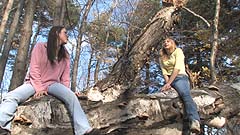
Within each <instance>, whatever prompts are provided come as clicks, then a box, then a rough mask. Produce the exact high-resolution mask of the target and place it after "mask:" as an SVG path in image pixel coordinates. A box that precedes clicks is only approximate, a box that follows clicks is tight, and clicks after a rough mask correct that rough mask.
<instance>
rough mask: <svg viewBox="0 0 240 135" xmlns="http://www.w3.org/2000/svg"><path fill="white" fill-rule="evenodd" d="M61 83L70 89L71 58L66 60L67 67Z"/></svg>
mask: <svg viewBox="0 0 240 135" xmlns="http://www.w3.org/2000/svg"><path fill="white" fill-rule="evenodd" d="M60 81H61V83H62V84H63V85H65V86H66V87H68V88H70V58H69V56H68V57H67V58H66V66H65V69H64V71H63V73H62V75H61V78H60Z"/></svg>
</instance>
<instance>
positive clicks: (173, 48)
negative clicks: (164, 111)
mask: <svg viewBox="0 0 240 135" xmlns="http://www.w3.org/2000/svg"><path fill="white" fill-rule="evenodd" d="M159 61H160V67H161V70H162V74H163V77H164V79H165V85H164V86H163V87H162V89H161V91H167V90H169V89H171V88H174V89H175V90H176V91H177V92H178V94H179V97H180V99H181V100H182V101H183V104H184V107H185V115H186V116H185V117H186V118H187V119H188V121H189V129H190V131H191V132H195V133H199V132H200V118H199V114H198V112H197V107H196V104H195V103H194V101H193V99H192V97H191V94H190V83H189V79H188V75H187V73H186V71H185V64H184V54H183V51H182V49H180V48H177V45H176V42H175V41H174V40H173V39H172V38H166V39H165V40H164V42H163V47H162V49H161V50H160V59H159Z"/></svg>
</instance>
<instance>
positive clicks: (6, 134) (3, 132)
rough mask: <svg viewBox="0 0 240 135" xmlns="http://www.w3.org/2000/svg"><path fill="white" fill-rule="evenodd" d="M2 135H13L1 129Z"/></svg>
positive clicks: (0, 134) (0, 133)
mask: <svg viewBox="0 0 240 135" xmlns="http://www.w3.org/2000/svg"><path fill="white" fill-rule="evenodd" d="M0 135H11V133H10V131H8V130H7V129H3V128H1V127H0Z"/></svg>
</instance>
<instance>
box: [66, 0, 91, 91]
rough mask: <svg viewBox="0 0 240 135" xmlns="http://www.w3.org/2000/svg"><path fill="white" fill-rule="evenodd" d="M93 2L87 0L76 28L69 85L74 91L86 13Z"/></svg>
mask: <svg viewBox="0 0 240 135" xmlns="http://www.w3.org/2000/svg"><path fill="white" fill-rule="evenodd" d="M94 2H95V0H88V2H87V4H86V8H85V11H84V13H83V15H82V18H81V24H80V27H79V29H78V41H77V47H76V55H75V59H74V65H73V74H72V82H71V87H72V90H73V91H76V86H77V73H78V64H79V59H80V51H81V45H82V43H83V41H82V38H83V35H84V32H85V28H86V25H87V22H86V21H87V17H88V13H89V11H90V9H91V7H92V5H93V3H94Z"/></svg>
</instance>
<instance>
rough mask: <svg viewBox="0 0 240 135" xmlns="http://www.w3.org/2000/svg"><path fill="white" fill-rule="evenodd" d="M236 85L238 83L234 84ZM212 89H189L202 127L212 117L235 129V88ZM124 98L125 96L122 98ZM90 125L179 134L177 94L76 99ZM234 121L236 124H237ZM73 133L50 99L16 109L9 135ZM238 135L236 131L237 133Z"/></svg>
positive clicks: (64, 114) (63, 113) (112, 129)
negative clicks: (107, 99) (103, 100)
mask: <svg viewBox="0 0 240 135" xmlns="http://www.w3.org/2000/svg"><path fill="white" fill-rule="evenodd" d="M238 85H240V84H238ZM219 88H220V89H219V91H215V90H208V89H206V88H205V89H203V90H200V89H198V90H193V91H192V92H191V93H192V96H193V99H194V101H195V102H196V104H197V106H198V110H199V113H200V117H201V120H202V123H203V124H210V125H209V126H214V125H211V123H209V121H210V120H211V119H213V118H215V117H216V116H221V117H225V118H228V121H229V122H228V128H230V129H229V130H228V131H229V132H231V133H232V134H233V133H234V132H235V131H240V129H239V125H240V123H239V113H240V105H239V102H238V100H239V93H238V92H239V91H240V86H239V87H238V88H239V89H238V90H237V89H236V88H232V87H230V85H221V86H219ZM124 95H127V96H124ZM80 102H81V104H82V106H83V108H84V110H85V112H86V113H87V116H88V118H89V121H90V123H91V125H92V126H93V127H95V128H100V129H101V130H102V132H104V133H106V134H107V133H108V134H127V135H135V134H140V135H148V134H156V135H157V134H158V135H167V134H174V135H175V134H176V135H177V134H179V135H180V134H181V132H182V114H183V113H182V112H183V106H182V104H181V101H180V100H179V98H178V96H177V93H176V92H175V91H174V90H173V91H169V92H168V93H156V94H150V95H139V94H134V95H132V94H129V93H123V94H122V95H121V96H120V97H119V98H118V99H117V100H115V101H113V102H107V103H104V102H102V101H98V102H93V101H89V100H80ZM237 122H238V123H237ZM60 133H61V134H62V133H66V134H67V135H71V134H73V132H72V125H71V119H70V117H69V115H68V113H67V110H66V108H65V106H64V105H63V104H62V103H61V102H60V101H58V100H57V99H55V98H53V97H50V96H48V97H44V98H42V99H41V100H31V102H26V103H24V104H23V105H21V106H20V107H19V108H18V112H17V113H16V117H15V120H14V126H13V133H12V134H13V135H19V134H21V135H30V134H34V135H43V134H48V135H57V134H60ZM237 133H239V132H237Z"/></svg>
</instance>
